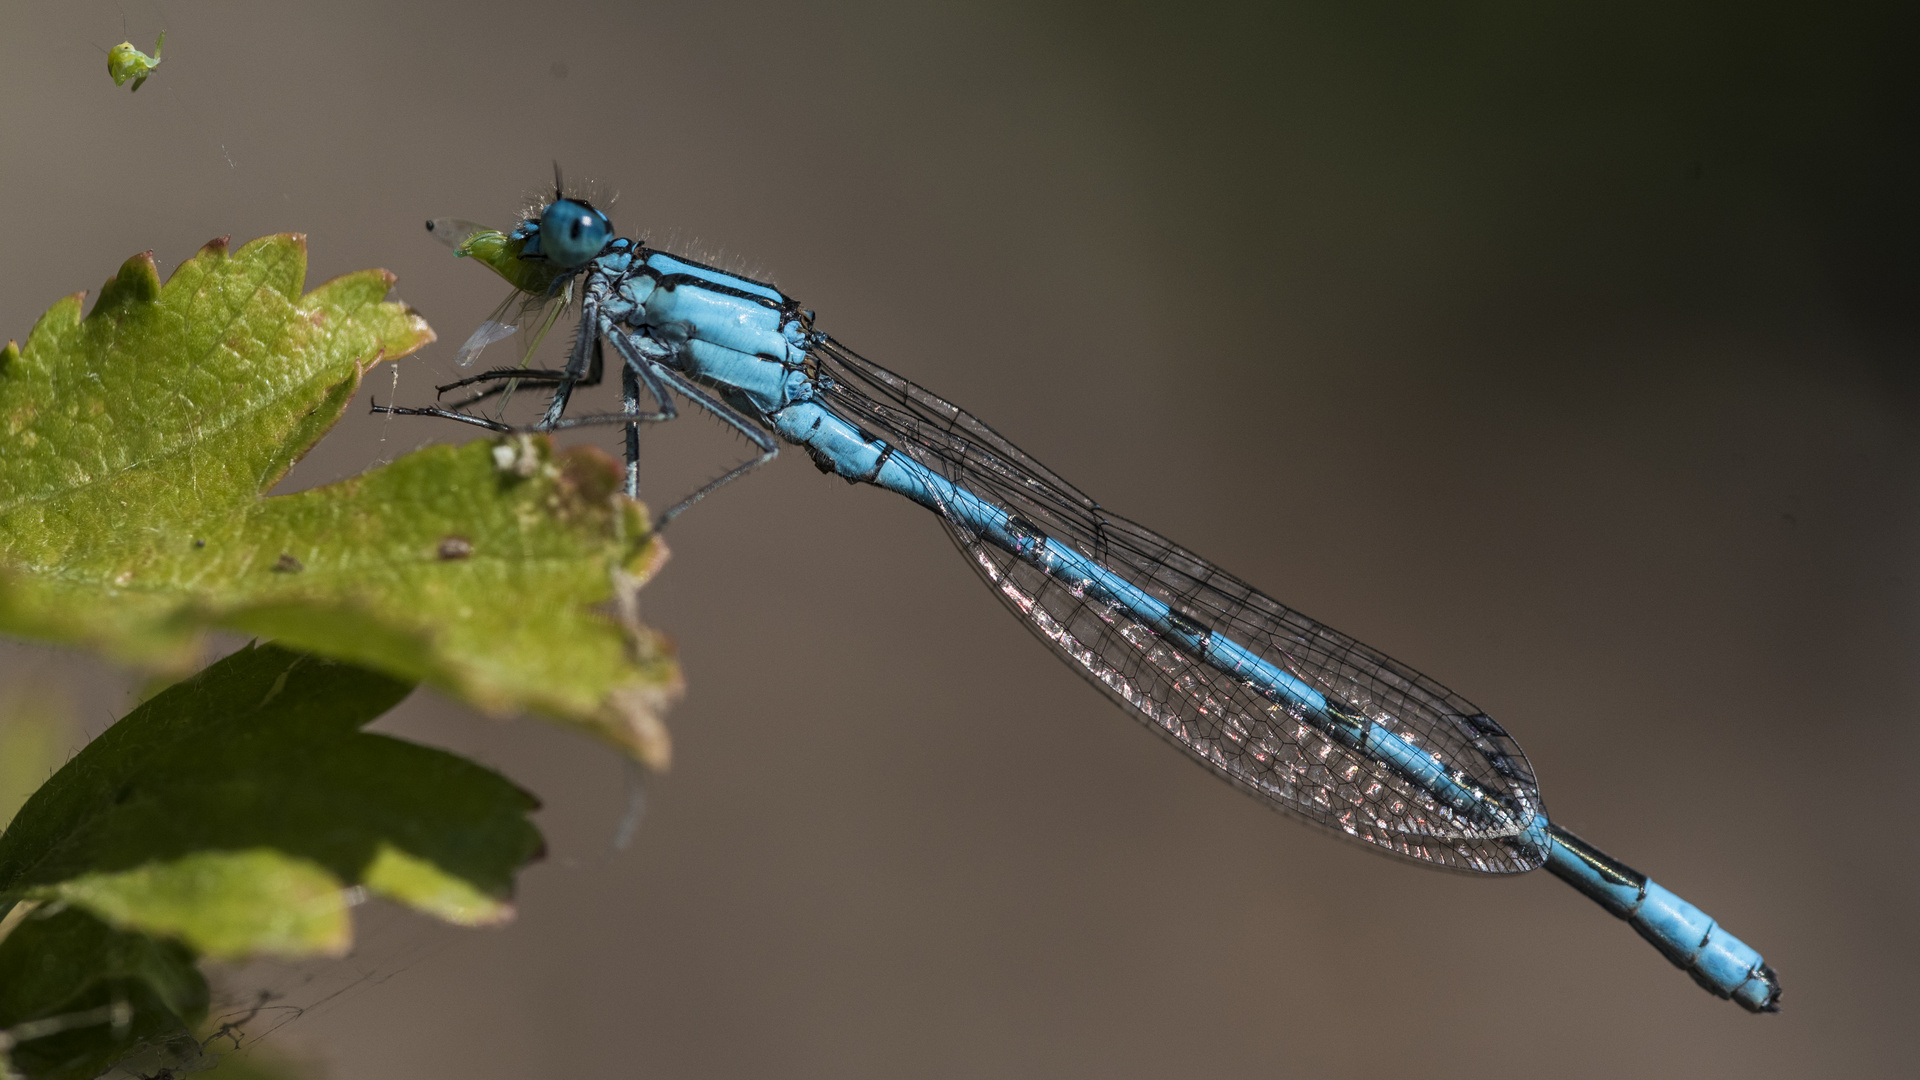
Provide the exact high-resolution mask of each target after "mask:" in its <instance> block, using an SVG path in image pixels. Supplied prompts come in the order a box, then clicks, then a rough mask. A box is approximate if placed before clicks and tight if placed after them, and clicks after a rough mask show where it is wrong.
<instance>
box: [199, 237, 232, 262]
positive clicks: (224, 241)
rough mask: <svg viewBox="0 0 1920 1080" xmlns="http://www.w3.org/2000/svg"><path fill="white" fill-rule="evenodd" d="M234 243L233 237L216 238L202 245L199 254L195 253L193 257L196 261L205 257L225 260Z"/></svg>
mask: <svg viewBox="0 0 1920 1080" xmlns="http://www.w3.org/2000/svg"><path fill="white" fill-rule="evenodd" d="M232 241H233V237H232V236H231V235H228V236H216V237H214V238H213V239H211V240H209V241H207V242H206V243H204V244H201V245H200V250H199V251H197V252H194V256H193V257H194V258H196V259H198V258H201V257H203V256H204V257H207V258H213V259H224V258H226V257H227V251H228V249H229V248H230V247H232Z"/></svg>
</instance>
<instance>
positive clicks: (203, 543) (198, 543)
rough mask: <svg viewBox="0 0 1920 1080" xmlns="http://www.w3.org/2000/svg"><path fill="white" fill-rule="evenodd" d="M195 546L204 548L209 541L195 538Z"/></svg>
mask: <svg viewBox="0 0 1920 1080" xmlns="http://www.w3.org/2000/svg"><path fill="white" fill-rule="evenodd" d="M193 546H194V547H197V548H203V547H206V546H207V542H206V541H205V540H195V541H194V542H193Z"/></svg>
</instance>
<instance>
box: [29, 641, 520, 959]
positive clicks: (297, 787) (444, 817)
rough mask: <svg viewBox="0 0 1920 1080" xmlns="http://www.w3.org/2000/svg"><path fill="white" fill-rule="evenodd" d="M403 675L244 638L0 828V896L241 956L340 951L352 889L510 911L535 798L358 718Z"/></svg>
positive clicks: (479, 918) (416, 902)
mask: <svg viewBox="0 0 1920 1080" xmlns="http://www.w3.org/2000/svg"><path fill="white" fill-rule="evenodd" d="M410 689H411V687H410V686H409V685H408V684H406V683H402V682H399V681H397V680H394V679H392V678H389V677H387V676H384V675H379V674H376V673H374V672H371V671H367V670H366V669H364V668H360V667H356V666H353V665H350V664H343V663H337V662H333V661H328V660H323V659H320V658H317V657H313V656H308V655H305V654H301V653H295V652H291V651H288V650H286V649H282V648H278V647H274V646H257V647H256V646H249V647H248V648H246V649H243V650H241V651H240V652H237V653H234V654H233V655H232V656H229V657H227V658H226V659H224V660H221V661H220V662H218V663H216V664H214V665H213V666H212V667H209V668H208V669H207V670H206V671H204V672H202V673H200V674H199V675H197V676H195V677H193V678H191V679H188V680H186V681H185V682H181V683H178V684H176V685H174V686H171V687H169V688H167V689H166V690H164V691H162V692H161V693H160V694H158V695H157V696H155V697H154V698H153V699H152V700H151V701H148V702H147V703H145V704H143V705H141V706H139V707H138V708H136V709H135V710H134V711H133V712H132V713H129V714H128V715H127V716H126V717H125V718H123V719H122V720H121V721H120V722H119V723H117V724H115V725H114V726H112V727H111V728H109V729H107V731H106V732H105V733H104V734H102V735H101V736H100V737H99V738H97V739H95V740H94V741H93V742H92V743H91V744H89V745H88V746H87V747H86V749H84V750H82V751H81V752H80V754H79V755H77V756H76V757H74V759H73V760H72V761H70V762H68V763H67V766H66V767H65V768H63V769H61V770H60V771H59V772H58V773H56V774H54V776H53V778H52V779H51V780H49V781H48V782H47V783H46V784H45V785H44V786H43V787H42V788H41V789H40V790H39V791H38V792H36V793H35V794H34V796H33V797H32V798H31V799H29V800H28V801H27V804H26V805H25V806H24V807H22V808H21V810H20V813H19V815H18V816H17V817H16V818H15V819H14V822H13V824H12V826H11V827H10V828H9V829H8V830H7V831H6V833H4V834H0V903H4V902H5V901H6V900H9V899H14V898H25V899H29V900H38V901H43V902H49V903H58V904H65V905H69V906H72V907H76V908H84V909H85V910H87V911H89V912H91V913H92V914H93V915H95V916H97V917H99V918H101V919H103V920H105V921H106V922H107V923H109V924H111V925H113V926H115V927H117V928H120V929H122V930H128V931H139V932H142V933H148V934H154V935H159V936H164V937H167V938H173V939H177V940H179V941H181V942H183V943H185V944H186V945H188V946H190V947H191V948H192V949H194V950H195V951H197V952H199V953H203V954H205V955H208V956H213V957H216V958H239V957H244V956H249V955H254V954H260V953H271V954H276V955H282V956H299V955H309V954H337V953H339V952H342V951H344V950H345V949H346V948H347V946H348V945H349V943H350V939H351V930H350V925H349V921H348V917H347V915H348V909H349V908H350V907H352V905H353V904H355V903H357V902H358V900H359V898H360V896H361V895H362V893H363V891H364V892H365V893H371V894H373V895H377V896H384V897H387V898H389V899H392V900H394V901H396V902H399V903H403V904H407V905H409V906H411V907H414V908H417V909H419V910H422V911H424V912H426V913H428V914H432V915H435V916H438V917H441V918H445V919H448V920H450V921H453V922H458V923H461V924H466V925H483V924H488V923H497V922H500V921H503V920H505V919H507V918H510V917H511V915H512V907H511V905H510V902H509V896H510V894H511V891H512V885H513V878H514V875H515V874H516V873H517V872H518V870H519V869H520V868H521V867H522V866H524V865H525V864H526V863H527V862H528V861H530V860H531V859H533V858H535V857H536V856H537V855H538V853H539V852H540V850H541V840H540V836H539V833H538V832H536V831H535V830H534V828H533V826H532V824H531V823H530V822H529V821H528V820H527V815H528V814H529V813H530V812H531V811H532V810H533V809H534V808H535V806H536V805H537V804H536V803H535V801H534V799H533V798H532V796H530V795H528V794H527V793H526V792H524V791H522V790H521V789H519V788H518V787H516V786H515V785H514V784H513V783H511V782H510V781H508V780H506V779H505V778H503V777H501V776H499V775H498V774H496V773H493V772H491V771H489V770H487V769H484V768H481V767H480V766H478V765H475V764H473V763H471V762H468V761H465V760H463V759H461V758H459V757H456V756H454V755H452V754H448V753H446V752H444V751H440V750H435V749H431V748H429V747H424V746H418V745H415V744H412V743H408V742H405V741H402V740H399V739H395V738H391V737H389V736H385V735H373V734H367V733H364V732H361V731H359V730H358V729H359V728H360V727H361V726H362V725H364V724H366V723H368V722H370V721H371V720H373V719H374V718H375V717H377V716H379V715H380V714H381V713H383V712H385V711H386V710H387V709H389V708H391V707H392V706H393V705H395V704H397V703H398V702H399V701H400V699H401V698H403V697H405V696H406V694H407V693H408V691H409V690H410Z"/></svg>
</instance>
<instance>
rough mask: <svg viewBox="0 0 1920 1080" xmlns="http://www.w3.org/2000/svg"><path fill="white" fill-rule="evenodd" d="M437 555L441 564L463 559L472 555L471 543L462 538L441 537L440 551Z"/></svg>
mask: <svg viewBox="0 0 1920 1080" xmlns="http://www.w3.org/2000/svg"><path fill="white" fill-rule="evenodd" d="M437 554H438V555H439V556H440V559H441V561H442V562H451V561H453V560H455V559H464V558H466V557H467V556H469V555H472V554H473V541H471V540H468V539H467V538H466V537H464V536H444V537H441V538H440V549H439V551H438V552H437Z"/></svg>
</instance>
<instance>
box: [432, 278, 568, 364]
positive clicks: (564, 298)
mask: <svg viewBox="0 0 1920 1080" xmlns="http://www.w3.org/2000/svg"><path fill="white" fill-rule="evenodd" d="M572 299H573V282H572V281H568V282H567V283H566V287H565V288H563V289H562V290H561V291H559V292H558V293H555V294H553V295H552V296H536V295H532V294H529V293H524V292H521V291H520V290H519V289H515V290H514V291H512V292H510V293H508V294H507V298H506V299H505V300H502V301H500V306H499V307H496V308H494V309H493V314H491V315H489V316H487V319H486V321H485V322H483V323H481V324H480V325H479V327H478V328H476V329H475V330H474V332H473V333H472V334H470V335H468V337H467V340H466V343H465V344H463V345H461V346H460V351H459V352H457V353H454V354H453V362H454V363H456V364H459V365H460V366H461V367H468V366H470V365H472V363H473V362H474V361H475V360H477V359H479V358H480V354H481V353H483V352H485V351H486V349H487V346H489V345H492V344H493V343H494V342H496V341H503V340H505V339H507V338H509V337H512V336H513V335H514V334H517V333H519V332H520V328H521V327H522V326H531V327H533V328H534V332H533V333H532V334H531V335H529V336H528V337H527V339H526V346H527V347H526V348H525V349H524V350H522V351H521V354H520V366H522V367H525V366H526V365H527V364H528V363H529V362H530V361H531V360H532V359H533V354H534V353H535V352H536V351H537V350H538V349H539V348H540V343H541V342H542V341H545V340H546V338H547V332H548V331H549V330H552V329H553V327H554V324H555V323H556V322H558V321H559V319H560V316H561V314H562V313H563V312H565V311H566V309H567V304H568V302H569V301H571V300H572Z"/></svg>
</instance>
